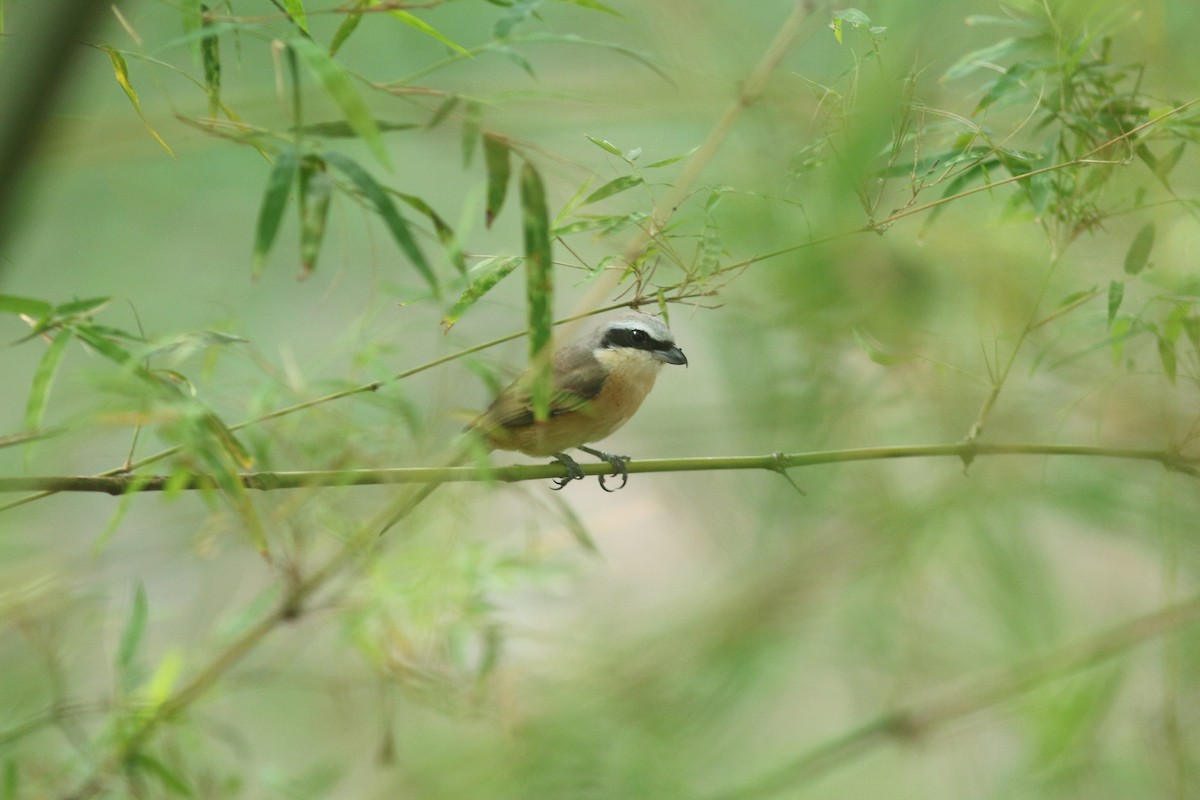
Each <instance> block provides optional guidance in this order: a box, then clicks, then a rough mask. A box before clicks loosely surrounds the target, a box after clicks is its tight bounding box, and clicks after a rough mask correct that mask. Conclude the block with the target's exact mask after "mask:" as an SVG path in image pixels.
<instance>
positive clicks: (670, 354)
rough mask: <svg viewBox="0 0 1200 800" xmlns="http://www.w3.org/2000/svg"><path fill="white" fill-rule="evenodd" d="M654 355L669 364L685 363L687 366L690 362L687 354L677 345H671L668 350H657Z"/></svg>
mask: <svg viewBox="0 0 1200 800" xmlns="http://www.w3.org/2000/svg"><path fill="white" fill-rule="evenodd" d="M654 357H655V358H657V359H658V360H659V361H663V362H666V363H667V364H683V365H684V366H685V367H686V366H687V363H688V362H687V356H685V355H684V354H683V351H682V350H680V349H679V348H678V347H676V346H675V345H671V346H670V347H668V348H667V349H666V350H657V351H655V353H654Z"/></svg>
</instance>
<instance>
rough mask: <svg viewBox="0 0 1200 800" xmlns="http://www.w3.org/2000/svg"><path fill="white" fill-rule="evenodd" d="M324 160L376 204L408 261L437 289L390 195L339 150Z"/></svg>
mask: <svg viewBox="0 0 1200 800" xmlns="http://www.w3.org/2000/svg"><path fill="white" fill-rule="evenodd" d="M325 161H326V162H328V163H329V164H332V165H333V166H334V167H336V168H337V169H339V170H341V171H342V173H343V174H345V176H346V177H347V178H349V179H350V181H351V182H352V183H353V184H354V185H355V186H356V187H357V188H358V191H359V192H361V193H362V195H363V197H365V198H366V199H367V201H368V202H370V203H371V205H373V206H375V211H376V213H378V214H379V216H380V217H381V218H382V219H383V222H384V224H385V225H387V229H388V231H389V232H390V233H391V234H392V238H393V239H395V240H396V244H397V245H399V246H400V249H401V250H403V251H404V254H405V255H407V256H408V260H409V261H411V262H412V264H413V266H414V267H416V268H417V271H418V272H420V273H421V275H422V277H424V278H425V280H426V281H428V283H429V285H430V286H431V287H433V289H434V290H435V291H436V290H437V288H438V285H437V278H436V277H435V276H434V274H433V268H432V267H431V266H430V265H429V261H428V260H426V258H425V254H424V253H423V252H422V251H421V248H420V247H418V246H417V242H416V240H415V239H413V236H412V233H411V232H410V231H409V229H408V223H407V222H405V221H404V217H402V216H401V215H400V212H399V211H398V210H397V209H396V206H395V204H394V203H393V202H392V198H391V197H389V196H388V193H387V192H386V191H384V188H383V187H382V186H380V185H379V184H378V183H377V182H376V181H375V179H374V178H372V177H371V174H370V173H369V172H367V171H366V170H365V169H363V168H362V167H361V166H359V165H358V163H357V162H355V161H354V160H353V159H350V158H348V157H346V156H344V155H342V154H341V153H332V152H331V153H326V154H325Z"/></svg>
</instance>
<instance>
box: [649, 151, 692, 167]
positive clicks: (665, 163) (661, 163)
mask: <svg viewBox="0 0 1200 800" xmlns="http://www.w3.org/2000/svg"><path fill="white" fill-rule="evenodd" d="M699 149H700V146H699V145H696V146H695V147H693V148H692V149H691V150H688V151H687V152H686V153H682V154H680V155H677V156H671V157H670V158H664V159H663V160H662V161H655V162H654V163H653V164H647V165H646V166H645V167H644V168H645V169H658V168H659V167H668V166H670V165H671V164H674V163H676V162H678V161H683V160H684V159H685V158H687V157H688V156H690V155H691V154H692V153H695V152H696V151H697V150H699Z"/></svg>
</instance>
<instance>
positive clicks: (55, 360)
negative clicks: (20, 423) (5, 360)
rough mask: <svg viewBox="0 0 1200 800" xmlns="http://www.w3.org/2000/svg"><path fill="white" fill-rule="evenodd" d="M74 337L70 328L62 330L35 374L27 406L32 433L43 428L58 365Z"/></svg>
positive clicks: (26, 424)
mask: <svg viewBox="0 0 1200 800" xmlns="http://www.w3.org/2000/svg"><path fill="white" fill-rule="evenodd" d="M72 336H73V333H72V332H71V330H70V329H69V328H64V329H63V330H60V331H59V332H58V334H57V335H56V336H55V337H54V339H52V340H51V342H50V346H49V347H47V348H46V352H45V353H43V354H42V360H41V361H39V362H38V366H37V370H36V371H35V372H34V373H33V385H32V386H31V387H30V389H29V400H28V402H27V403H26V404H25V427H26V428H27V429H29V430H31V431H32V430H36V429H38V428H40V427H42V419H43V418H44V417H45V413H46V403H47V401H48V400H49V399H50V389H51V387H52V386H53V385H54V376H55V375H57V374H58V365H59V364H60V363H61V362H62V357H63V353H64V352H66V349H67V343H68V342H70V341H71V337H72Z"/></svg>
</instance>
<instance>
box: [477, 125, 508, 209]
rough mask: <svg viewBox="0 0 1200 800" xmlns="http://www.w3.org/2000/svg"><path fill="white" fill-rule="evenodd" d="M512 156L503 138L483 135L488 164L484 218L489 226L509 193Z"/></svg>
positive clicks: (484, 154)
mask: <svg viewBox="0 0 1200 800" xmlns="http://www.w3.org/2000/svg"><path fill="white" fill-rule="evenodd" d="M510 156H511V150H510V149H509V147H508V144H507V143H506V142H504V141H503V140H502V139H499V138H497V137H495V136H491V135H485V136H484V137H483V160H484V163H485V164H486V165H487V178H488V181H487V211H486V212H485V214H484V219H485V223H486V225H487V227H489V228H490V227H492V222H494V221H495V219H496V217H497V215H499V213H500V209H501V208H503V207H504V198H505V197H506V196H507V195H508V178H509V175H511V174H512V164H511V159H510Z"/></svg>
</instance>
